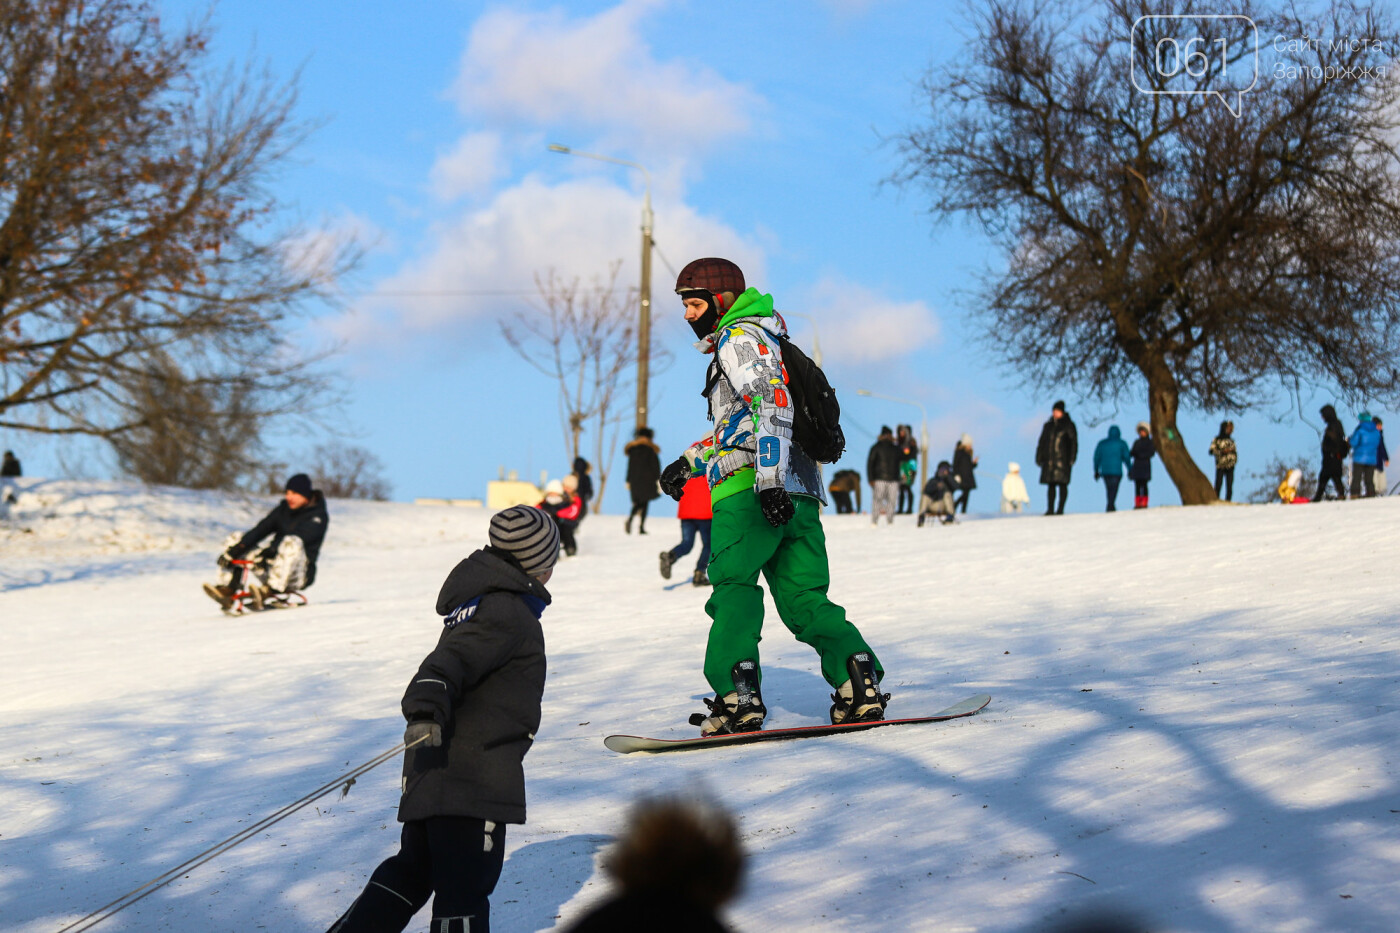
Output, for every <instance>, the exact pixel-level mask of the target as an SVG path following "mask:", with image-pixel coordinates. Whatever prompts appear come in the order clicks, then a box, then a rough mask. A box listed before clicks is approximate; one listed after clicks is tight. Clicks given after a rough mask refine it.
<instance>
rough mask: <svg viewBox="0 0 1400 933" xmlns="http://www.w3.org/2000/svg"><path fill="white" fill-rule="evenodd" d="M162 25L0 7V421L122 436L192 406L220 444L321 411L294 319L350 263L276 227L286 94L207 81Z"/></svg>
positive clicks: (252, 83) (93, 4)
mask: <svg viewBox="0 0 1400 933" xmlns="http://www.w3.org/2000/svg"><path fill="white" fill-rule="evenodd" d="M156 14H157V10H156V8H155V7H154V6H153V5H152V4H151V3H150V2H148V0H46V2H44V3H33V2H28V0H0V22H3V24H4V28H3V29H0V426H4V427H8V428H16V429H20V430H26V431H37V432H45V433H53V434H87V435H95V436H98V437H103V438H110V439H117V438H119V437H120V436H121V435H122V434H123V433H125V432H128V431H132V430H144V431H146V432H148V434H149V433H150V432H159V431H161V430H164V429H165V428H167V427H169V425H170V424H171V423H172V422H171V420H170V418H169V417H167V416H168V415H170V412H171V406H172V405H173V404H174V403H175V402H176V401H178V400H179V399H185V400H187V401H189V402H191V404H193V405H194V408H193V409H191V410H190V411H188V412H183V413H179V415H178V418H177V419H176V420H184V421H186V422H188V421H189V419H190V418H191V417H192V416H193V415H194V413H195V412H196V411H198V412H202V413H203V414H204V415H205V416H206V417H207V418H209V419H210V420H209V421H208V422H207V424H208V430H210V431H216V430H217V429H218V427H219V425H220V424H221V422H220V421H219V419H220V418H221V417H223V416H228V417H232V418H235V419H237V418H241V417H242V414H243V413H244V412H245V411H246V410H250V409H251V410H255V411H257V412H259V413H261V414H262V415H263V416H264V417H266V416H268V415H271V414H273V413H276V412H278V411H283V410H297V411H302V412H305V411H306V410H307V409H308V406H309V405H310V404H312V402H313V401H314V399H315V397H316V394H317V393H316V389H318V388H319V386H318V385H317V384H315V380H314V379H313V380H312V381H311V382H307V381H306V380H305V379H304V378H303V377H304V376H306V374H307V373H308V372H309V367H310V366H311V363H312V360H310V359H309V358H308V357H307V356H306V355H304V354H302V353H301V352H300V351H299V350H296V349H294V348H292V347H291V346H289V344H288V342H287V341H286V333H287V328H288V325H289V323H290V320H289V319H290V317H291V315H293V314H294V313H295V312H296V311H297V310H298V309H299V308H300V307H302V306H303V304H304V303H305V302H307V301H308V300H311V299H316V298H324V297H326V295H327V293H328V290H329V287H330V286H331V284H332V283H333V282H334V280H335V278H336V277H337V276H338V275H339V274H340V273H342V272H344V271H346V270H347V269H348V268H349V266H350V265H351V264H352V262H353V260H354V256H353V250H352V249H347V248H339V247H332V248H331V255H330V256H329V257H327V256H326V255H325V245H324V242H315V243H313V242H311V240H310V238H308V237H306V236H304V235H301V234H299V233H297V232H296V231H284V232H281V233H278V232H274V231H273V230H272V227H271V225H270V218H271V216H272V214H273V213H274V212H275V210H276V208H277V204H276V202H275V200H274V199H273V198H272V196H271V195H270V194H269V193H268V192H267V191H266V190H265V189H264V187H263V185H264V182H265V181H266V180H267V179H268V178H269V177H270V173H271V172H272V171H273V170H274V169H275V168H276V167H277V166H278V165H279V163H281V162H282V161H283V160H284V158H285V157H286V155H287V154H288V152H289V151H290V149H291V148H292V147H293V146H294V145H295V144H296V143H297V142H298V141H299V140H300V139H301V138H302V137H303V136H304V133H305V128H304V127H301V126H298V125H297V124H295V123H294V122H293V121H292V118H291V111H292V106H293V103H294V100H295V93H294V89H293V87H292V86H291V85H286V86H279V85H277V84H275V83H273V82H272V81H271V80H270V79H268V78H265V77H256V76H254V75H252V74H251V73H249V72H246V71H245V72H243V73H237V72H230V73H228V74H226V75H225V76H224V77H222V78H218V79H213V80H209V79H205V78H204V77H203V76H202V74H201V72H200V69H201V68H202V67H203V63H204V59H205V54H206V51H205V50H206V43H207V40H208V33H207V30H206V29H205V28H204V27H196V28H190V29H186V30H182V31H177V32H173V33H167V32H165V31H163V30H162V28H161V25H160V22H159V18H158V16H157V15H156ZM313 258H314V259H315V260H316V261H314V262H313V261H308V260H310V259H313ZM158 386H166V387H170V388H171V391H172V393H173V395H172V396H171V397H168V398H166V399H163V400H161V399H157V398H155V396H154V394H153V391H154V389H155V388H156V387H158ZM162 418H164V420H163V421H162V420H161V419H162ZM261 423H262V422H255V423H253V424H252V425H251V426H250V427H251V429H252V430H254V431H256V429H257V428H258V427H259V426H260V425H261ZM135 446H139V445H135ZM135 446H133V444H127V445H126V446H125V447H123V448H121V450H122V451H124V453H120V454H119V455H120V456H122V457H125V458H127V462H128V464H129V466H130V467H131V468H132V469H137V470H139V471H144V470H146V469H147V468H146V467H145V466H140V467H138V466H137V465H136V461H135V460H131V459H130V457H132V456H134V450H135ZM153 453H155V452H153ZM163 456H164V455H163V454H162V455H158V456H157V459H162V458H163ZM155 469H156V473H158V474H161V475H172V474H171V473H170V472H169V471H170V470H171V469H174V468H173V465H167V466H161V467H156V468H155ZM175 472H176V473H178V470H175Z"/></svg>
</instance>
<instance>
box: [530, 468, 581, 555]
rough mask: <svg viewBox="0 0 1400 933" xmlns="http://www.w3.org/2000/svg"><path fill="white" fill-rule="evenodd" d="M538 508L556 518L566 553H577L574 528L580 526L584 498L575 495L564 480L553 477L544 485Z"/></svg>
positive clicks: (560, 539) (555, 521) (555, 522)
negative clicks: (542, 498) (542, 496)
mask: <svg viewBox="0 0 1400 933" xmlns="http://www.w3.org/2000/svg"><path fill="white" fill-rule="evenodd" d="M536 508H538V509H540V511H542V512H544V513H545V514H546V515H548V516H549V517H550V518H552V519H554V524H556V525H558V526H559V542H560V543H561V544H563V545H564V553H565V554H567V555H568V556H570V557H573V556H574V555H575V554H577V553H578V544H577V542H575V541H574V530H575V529H576V528H578V523H579V520H580V516H581V514H582V512H583V500H582V499H580V498H579V497H578V496H576V495H574V494H573V492H572V491H571V490H570V489H568V488H567V487H566V486H565V485H564V484H563V482H561V481H560V480H557V479H552V480H550V481H549V484H548V485H547V486H545V487H544V501H543V502H541V503H540V504H539V505H538V506H536Z"/></svg>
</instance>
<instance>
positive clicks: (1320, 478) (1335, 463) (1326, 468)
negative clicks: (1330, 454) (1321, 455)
mask: <svg viewBox="0 0 1400 933" xmlns="http://www.w3.org/2000/svg"><path fill="white" fill-rule="evenodd" d="M1329 480H1330V481H1331V482H1333V483H1336V484H1337V498H1338V499H1345V498H1346V497H1347V489H1346V487H1345V486H1343V485H1342V461H1340V460H1326V459H1325V460H1323V461H1322V469H1321V470H1320V471H1319V472H1318V474H1317V495H1315V496H1313V498H1312V501H1314V502H1321V501H1322V491H1323V490H1324V489H1326V488H1327V483H1328V481H1329Z"/></svg>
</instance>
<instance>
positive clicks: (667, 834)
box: [568, 800, 744, 933]
mask: <svg viewBox="0 0 1400 933" xmlns="http://www.w3.org/2000/svg"><path fill="white" fill-rule="evenodd" d="M603 868H604V870H605V871H606V872H607V873H608V874H609V875H611V876H612V878H613V880H614V881H615V882H616V883H617V886H618V887H619V888H620V889H621V890H620V891H618V892H617V893H616V894H614V895H613V896H611V897H609V898H608V899H607V900H605V901H603V903H601V904H599V905H598V906H597V907H595V908H593V909H592V910H591V911H589V912H588V914H586V915H585V916H584V917H583V919H581V920H579V921H578V922H577V923H576V924H574V925H573V926H571V927H569V929H568V933H616V931H619V930H669V931H674V933H727V931H728V930H729V928H728V927H727V926H725V925H724V924H723V923H722V922H720V920H719V917H718V916H717V911H718V910H719V908H720V907H722V906H723V905H724V904H725V903H726V902H728V901H729V900H731V899H732V898H733V897H734V895H735V894H737V893H738V891H739V883H740V880H741V879H742V877H743V871H744V850H743V848H742V846H741V845H740V842H739V831H738V828H737V827H736V826H735V825H734V819H733V817H731V816H730V815H729V814H728V813H726V812H724V811H723V810H720V809H719V808H718V807H714V806H710V805H704V804H698V803H689V802H683V801H679V800H676V801H668V800H658V801H647V802H644V803H642V804H640V805H639V806H637V808H636V809H635V810H634V811H633V813H632V815H631V817H630V819H629V820H628V827H627V831H626V832H624V833H623V834H622V838H621V839H619V840H618V842H617V845H616V847H614V848H613V849H612V851H611V852H609V853H608V855H607V856H606V857H605V860H604V862H603Z"/></svg>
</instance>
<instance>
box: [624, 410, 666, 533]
mask: <svg viewBox="0 0 1400 933" xmlns="http://www.w3.org/2000/svg"><path fill="white" fill-rule="evenodd" d="M652 437H653V434H652V430H651V428H638V429H637V433H636V434H635V435H633V437H632V440H631V441H629V442H628V444H627V446H626V447H624V448H622V452H623V453H625V454H627V490H628V491H629V492H630V493H631V494H632V511H631V512H630V513H629V514H628V516H627V524H626V525H625V526H624V527H625V528H626V529H627V533H628V534H629V535H630V534H631V533H632V519H634V518H636V519H639V521H638V522H637V534H639V535H644V534H646V533H647V505H648V504H650V502H651V500H653V499H656V498H659V497H660V495H661V493H660V492H659V491H658V489H657V486H656V482H657V480H658V479H660V478H661V458H660V456H659V455H660V453H661V448H660V447H657V446H656V444H655V442H653V441H652Z"/></svg>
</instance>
